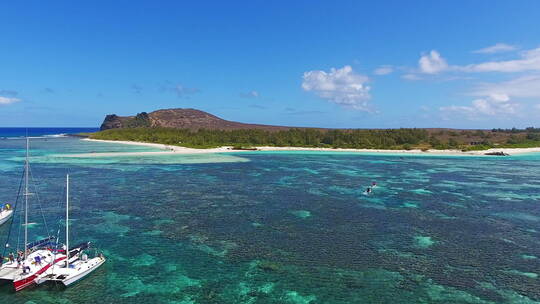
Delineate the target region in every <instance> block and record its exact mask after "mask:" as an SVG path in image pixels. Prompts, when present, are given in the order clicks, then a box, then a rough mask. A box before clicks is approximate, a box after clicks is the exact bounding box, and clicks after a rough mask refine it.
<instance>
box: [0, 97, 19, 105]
mask: <svg viewBox="0 0 540 304" xmlns="http://www.w3.org/2000/svg"><path fill="white" fill-rule="evenodd" d="M19 101H21V100H20V99H19V98H14V97H3V96H0V105H8V104H12V103H16V102H19Z"/></svg>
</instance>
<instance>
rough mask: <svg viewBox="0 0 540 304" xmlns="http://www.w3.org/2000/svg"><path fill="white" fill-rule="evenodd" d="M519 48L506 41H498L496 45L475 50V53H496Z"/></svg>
mask: <svg viewBox="0 0 540 304" xmlns="http://www.w3.org/2000/svg"><path fill="white" fill-rule="evenodd" d="M515 50H517V47H516V46H514V45H509V44H506V43H496V44H495V45H492V46H488V47H486V48H483V49H479V50H476V51H473V53H477V54H494V53H503V52H511V51H515Z"/></svg>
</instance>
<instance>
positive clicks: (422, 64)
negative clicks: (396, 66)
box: [418, 50, 448, 74]
mask: <svg viewBox="0 0 540 304" xmlns="http://www.w3.org/2000/svg"><path fill="white" fill-rule="evenodd" d="M418 68H419V69H420V72H421V73H424V74H437V73H439V72H442V71H444V70H447V69H448V63H446V60H445V59H444V58H443V57H442V56H441V54H439V52H437V51H436V50H432V51H431V52H429V53H428V54H425V55H422V56H421V57H420V59H419V60H418Z"/></svg>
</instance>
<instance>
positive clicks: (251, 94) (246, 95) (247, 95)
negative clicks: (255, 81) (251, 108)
mask: <svg viewBox="0 0 540 304" xmlns="http://www.w3.org/2000/svg"><path fill="white" fill-rule="evenodd" d="M259 95H260V94H259V92H257V91H249V92H247V93H240V97H243V98H258V97H259Z"/></svg>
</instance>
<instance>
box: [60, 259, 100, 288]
mask: <svg viewBox="0 0 540 304" xmlns="http://www.w3.org/2000/svg"><path fill="white" fill-rule="evenodd" d="M86 263H88V264H89V266H88V267H87V268H84V269H82V270H81V271H80V272H78V273H77V274H74V275H72V276H69V277H68V278H66V279H65V280H63V281H62V283H63V284H64V285H66V286H69V285H71V284H73V283H75V282H77V281H79V280H81V279H83V278H84V277H85V276H87V275H89V274H90V273H92V272H93V271H94V270H96V269H98V268H99V266H101V265H103V263H105V258H100V257H96V258H93V259H90V260H88V261H87V262H86ZM83 267H84V266H83Z"/></svg>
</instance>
